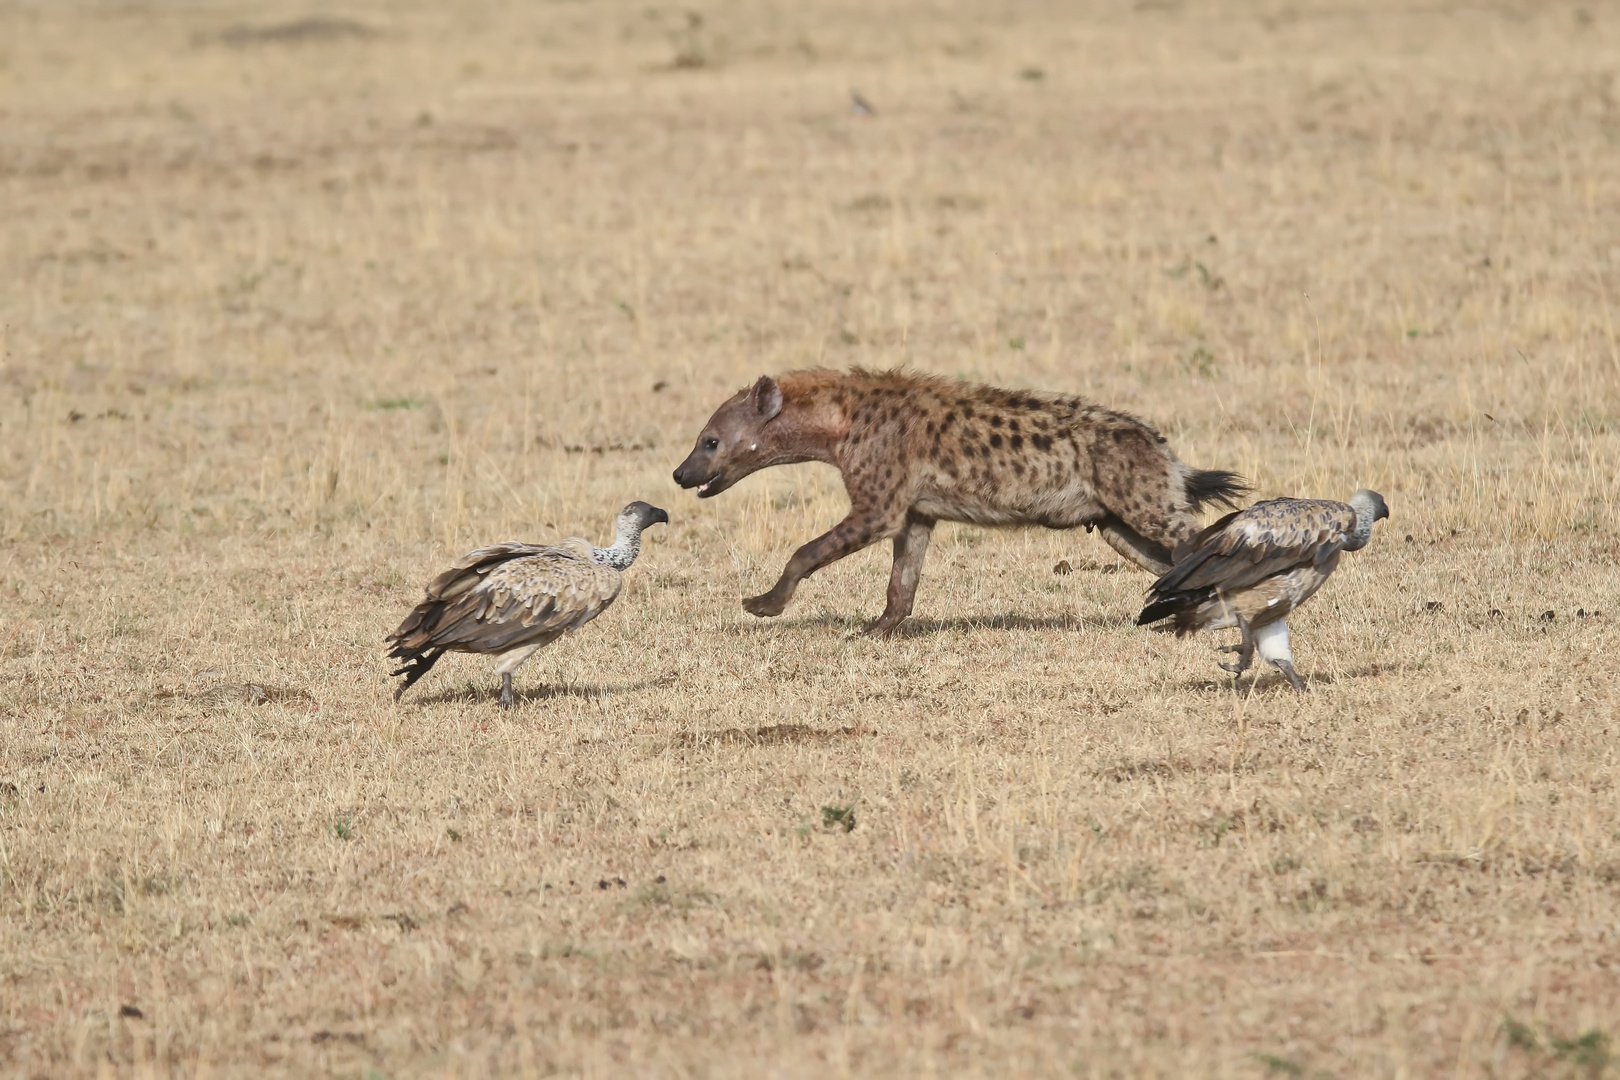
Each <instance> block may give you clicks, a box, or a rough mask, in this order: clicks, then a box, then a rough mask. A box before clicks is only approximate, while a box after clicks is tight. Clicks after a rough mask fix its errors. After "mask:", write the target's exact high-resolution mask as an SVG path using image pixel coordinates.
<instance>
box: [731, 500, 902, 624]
mask: <svg viewBox="0 0 1620 1080" xmlns="http://www.w3.org/2000/svg"><path fill="white" fill-rule="evenodd" d="M882 534H883V530H881V529H879V528H877V527H876V526H875V525H874V524H873V520H872V517H871V516H870V515H868V514H863V513H857V512H856V511H854V510H851V511H850V512H849V516H848V517H846V518H844V520H843V521H840V522H839V523H838V524H837V525H835V526H833V528H832V529H831V530H830V531H828V532H824V533H822V534H821V535H820V536H818V537H816V538H815V539H814V540H812V541H810V542H809V543H808V544H806V545H804V547H802V548H800V549H799V550H798V551H795V552H794V553H793V558H791V559H789V560H788V564H787V568H786V569H784V570H783V571H782V576H781V578H780V579H778V580H777V582H776V585H775V586H774V587H773V588H772V589H771V591H770V592H768V593H761V594H760V595H759V596H750V597H749V598H748V599H746V600H744V601H743V602H742V605H743V610H744V611H746V612H748V613H749V614H750V615H758V616H760V617H762V618H767V617H769V616H772V615H780V614H782V612H783V611H785V610H787V606H788V601H789V600H791V599H793V590H795V589H797V588H798V587H799V582H801V581H803V580H804V579H805V578H807V577H809V576H810V575H811V574H813V573H815V572H816V571H817V570H820V569H821V568H822V567H823V566H826V565H827V564H828V563H835V562H837V561H838V560H839V559H842V558H843V557H844V556H845V555H853V554H855V553H856V552H857V551H859V550H861V549H862V548H864V547H866V546H867V545H868V544H870V543H871V542H872V541H873V540H875V539H877V538H878V537H879V536H880V535H882Z"/></svg>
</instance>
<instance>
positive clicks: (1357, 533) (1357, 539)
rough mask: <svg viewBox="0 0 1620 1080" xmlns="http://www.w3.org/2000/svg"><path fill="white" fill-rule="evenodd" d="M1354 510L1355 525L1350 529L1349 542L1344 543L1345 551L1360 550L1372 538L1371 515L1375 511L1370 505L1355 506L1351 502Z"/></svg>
mask: <svg viewBox="0 0 1620 1080" xmlns="http://www.w3.org/2000/svg"><path fill="white" fill-rule="evenodd" d="M1351 508H1352V509H1353V510H1355V512H1356V527H1355V528H1354V529H1352V530H1350V542H1349V543H1347V544H1345V545H1344V550H1346V551H1360V550H1361V549H1362V548H1364V547H1366V546H1367V541H1369V540H1371V539H1372V530H1373V515H1374V514H1375V513H1377V511H1375V510H1374V509H1373V508H1372V507H1370V506H1356V505H1355V504H1353V503H1352V504H1351Z"/></svg>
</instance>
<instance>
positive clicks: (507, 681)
mask: <svg viewBox="0 0 1620 1080" xmlns="http://www.w3.org/2000/svg"><path fill="white" fill-rule="evenodd" d="M552 637H556V635H555V634H553V635H552ZM550 640H551V638H547V639H546V641H537V642H535V643H534V644H533V645H520V646H518V647H517V648H515V649H513V650H511V651H510V652H504V653H502V654H501V662H500V663H499V664H498V665H496V667H495V673H496V674H497V675H499V676H500V677H501V708H503V709H510V708H511V707H512V706H513V705H515V704H516V703H517V702H516V699H514V698H513V697H512V672H514V671H516V670H517V669H518V668H520V667H522V666H523V665H524V664H525V663H527V662H528V659H529V657H531V656H533V655H534V654H535V653H537V652H539V651H540V648H541V646H543V645H545V644H546V642H547V641H550Z"/></svg>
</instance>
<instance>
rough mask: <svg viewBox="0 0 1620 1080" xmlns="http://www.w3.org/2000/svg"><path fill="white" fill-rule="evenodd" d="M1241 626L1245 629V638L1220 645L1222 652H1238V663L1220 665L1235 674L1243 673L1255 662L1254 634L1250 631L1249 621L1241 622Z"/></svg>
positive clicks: (1223, 669)
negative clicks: (1234, 642) (1233, 643)
mask: <svg viewBox="0 0 1620 1080" xmlns="http://www.w3.org/2000/svg"><path fill="white" fill-rule="evenodd" d="M1239 627H1240V629H1242V631H1243V640H1242V641H1240V642H1238V643H1237V644H1236V645H1222V646H1221V647H1220V651H1221V652H1235V653H1237V654H1238V659H1237V663H1235V664H1221V665H1220V668H1221V670H1222V671H1230V672H1231V673H1232V674H1233V675H1242V674H1243V673H1244V672H1245V671H1248V670H1249V665H1250V664H1252V663H1253V662H1254V635H1253V634H1252V633H1250V632H1249V624H1248V623H1240V624H1239Z"/></svg>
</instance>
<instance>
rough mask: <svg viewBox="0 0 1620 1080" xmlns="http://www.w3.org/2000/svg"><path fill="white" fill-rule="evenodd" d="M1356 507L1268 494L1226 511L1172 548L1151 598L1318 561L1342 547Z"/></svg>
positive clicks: (1254, 579) (1238, 582)
mask: <svg viewBox="0 0 1620 1080" xmlns="http://www.w3.org/2000/svg"><path fill="white" fill-rule="evenodd" d="M1355 524H1356V512H1355V511H1354V510H1353V509H1351V508H1350V507H1349V506H1348V505H1346V504H1345V503H1339V502H1330V501H1327V500H1323V499H1272V500H1270V501H1269V502H1263V503H1256V504H1255V505H1253V506H1251V507H1249V508H1248V509H1247V510H1243V511H1240V512H1238V513H1236V514H1228V515H1227V516H1226V517H1224V518H1222V519H1221V520H1220V521H1217V522H1216V523H1215V524H1213V525H1211V526H1210V527H1209V528H1207V529H1205V530H1204V531H1203V532H1202V533H1199V534H1198V536H1196V537H1194V538H1193V539H1192V540H1191V541H1188V542H1187V543H1186V544H1183V545H1182V546H1180V547H1178V548H1177V550H1176V565H1175V566H1174V567H1172V568H1171V570H1170V572H1169V573H1167V574H1165V575H1164V576H1163V577H1161V578H1160V579H1159V580H1158V581H1155V582H1154V583H1153V588H1152V589H1151V590H1150V598H1151V599H1165V598H1168V597H1169V596H1170V595H1171V594H1174V593H1184V592H1189V591H1192V590H1197V589H1208V588H1214V589H1218V590H1219V591H1221V592H1223V593H1229V592H1235V591H1237V590H1238V589H1246V588H1249V587H1251V586H1253V585H1257V584H1259V583H1260V582H1261V581H1264V580H1265V579H1266V578H1268V577H1271V576H1272V575H1273V574H1279V573H1282V572H1283V571H1285V570H1289V569H1292V568H1294V567H1298V566H1320V565H1321V564H1322V563H1324V562H1326V561H1327V560H1328V559H1330V558H1332V557H1333V555H1334V553H1335V552H1337V551H1339V550H1340V549H1341V548H1343V547H1344V545H1345V542H1346V541H1348V540H1349V538H1350V532H1351V530H1352V529H1354V528H1355Z"/></svg>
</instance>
